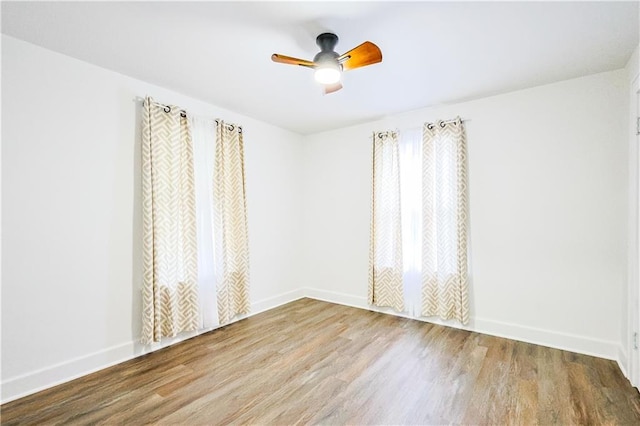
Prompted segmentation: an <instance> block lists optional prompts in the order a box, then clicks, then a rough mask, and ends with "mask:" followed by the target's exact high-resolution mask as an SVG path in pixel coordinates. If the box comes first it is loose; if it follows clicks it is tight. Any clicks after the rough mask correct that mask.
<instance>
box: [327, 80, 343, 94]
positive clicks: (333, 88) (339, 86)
mask: <svg viewBox="0 0 640 426" xmlns="http://www.w3.org/2000/svg"><path fill="white" fill-rule="evenodd" d="M340 89H342V84H341V83H340V82H337V83H334V84H326V85H325V86H324V94H325V95H328V94H329V93H333V92H337V91H338V90H340Z"/></svg>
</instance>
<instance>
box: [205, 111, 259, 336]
mask: <svg viewBox="0 0 640 426" xmlns="http://www.w3.org/2000/svg"><path fill="white" fill-rule="evenodd" d="M213 185H214V224H215V249H214V251H215V256H216V265H217V266H218V267H219V272H218V274H217V275H218V277H217V294H218V316H219V319H220V324H226V323H228V322H229V321H231V320H232V319H233V317H235V316H236V315H238V314H246V313H249V310H250V303H249V238H248V234H247V205H246V192H245V172H244V145H243V141H242V128H241V127H238V126H236V125H234V124H228V123H225V122H224V121H220V120H218V121H217V126H216V153H215V178H214V184H213Z"/></svg>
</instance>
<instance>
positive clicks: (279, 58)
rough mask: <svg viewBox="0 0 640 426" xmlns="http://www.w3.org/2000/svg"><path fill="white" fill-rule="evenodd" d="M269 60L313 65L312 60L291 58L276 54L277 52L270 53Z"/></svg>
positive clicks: (289, 63) (302, 65)
mask: <svg viewBox="0 0 640 426" xmlns="http://www.w3.org/2000/svg"><path fill="white" fill-rule="evenodd" d="M271 60H272V61H273V62H278V63H280V64H287V65H300V66H301V67H308V68H313V67H314V65H313V62H311V61H307V60H306V59H298V58H292V57H291V56H285V55H278V54H277V53H274V54H273V55H271Z"/></svg>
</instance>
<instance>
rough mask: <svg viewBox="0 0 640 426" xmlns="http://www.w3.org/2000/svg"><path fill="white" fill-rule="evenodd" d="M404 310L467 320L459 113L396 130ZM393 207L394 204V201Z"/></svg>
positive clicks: (464, 194)
mask: <svg viewBox="0 0 640 426" xmlns="http://www.w3.org/2000/svg"><path fill="white" fill-rule="evenodd" d="M398 139H399V169H400V185H399V191H400V203H399V204H398V205H397V208H399V209H400V218H401V229H402V252H401V253H402V259H403V268H402V290H403V294H404V311H405V312H406V313H408V314H409V315H412V316H416V317H419V316H439V317H440V318H442V319H456V320H458V321H460V322H461V323H463V324H466V323H467V322H468V321H469V301H468V289H467V274H468V270H467V232H468V231H467V226H468V225H467V219H468V206H467V165H466V161H467V153H466V136H465V131H464V125H463V123H462V120H460V118H456V119H455V120H448V121H438V122H437V123H426V124H425V126H424V127H423V129H408V130H403V131H400V132H399V136H398ZM393 207H394V208H396V206H395V205H394V206H393Z"/></svg>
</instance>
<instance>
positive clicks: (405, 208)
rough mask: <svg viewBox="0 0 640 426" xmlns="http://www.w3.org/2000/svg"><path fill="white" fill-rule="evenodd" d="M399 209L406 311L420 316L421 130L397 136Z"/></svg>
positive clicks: (411, 130)
mask: <svg viewBox="0 0 640 426" xmlns="http://www.w3.org/2000/svg"><path fill="white" fill-rule="evenodd" d="M400 192H401V196H400V200H401V204H400V209H401V218H402V252H403V254H404V256H403V274H402V282H403V286H404V299H405V311H406V312H407V313H408V314H410V315H413V316H419V315H420V285H421V271H422V256H421V250H420V247H421V246H422V129H420V128H415V129H408V130H403V131H401V132H400Z"/></svg>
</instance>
